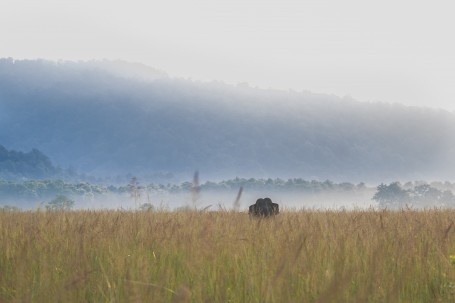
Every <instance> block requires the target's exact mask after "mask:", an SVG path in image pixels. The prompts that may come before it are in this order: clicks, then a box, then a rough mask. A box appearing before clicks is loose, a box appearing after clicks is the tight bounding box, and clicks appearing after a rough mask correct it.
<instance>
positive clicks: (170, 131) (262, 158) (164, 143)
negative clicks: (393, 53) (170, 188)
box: [0, 59, 455, 182]
mask: <svg viewBox="0 0 455 303" xmlns="http://www.w3.org/2000/svg"><path fill="white" fill-rule="evenodd" d="M113 66H114V67H113ZM122 70H125V73H124V74H123V73H122ZM454 131H455V116H454V114H452V113H450V112H447V111H443V110H434V109H427V108H417V107H405V106H401V105H393V104H387V103H367V102H358V101H355V100H352V99H350V98H339V97H336V96H333V95H322V94H312V93H309V92H284V91H275V90H261V89H256V88H251V87H249V86H248V85H238V86H229V85H226V84H223V83H218V82H213V83H202V82H195V81H190V80H185V79H175V78H171V77H168V76H167V75H166V74H165V73H163V72H159V71H156V70H154V69H151V68H147V67H144V66H139V67H138V66H134V65H129V64H126V63H117V64H113V63H112V62H104V61H102V62H81V63H75V62H59V63H54V62H47V61H39V60H38V61H14V60H12V59H1V60H0V144H2V145H4V146H5V147H8V148H11V149H16V150H31V149H34V148H36V149H39V150H40V151H42V152H43V153H45V154H46V155H48V156H49V157H50V159H52V161H53V162H54V163H56V165H58V166H60V167H69V166H71V167H74V168H75V169H76V170H77V171H78V172H79V173H86V174H91V175H96V176H112V175H118V174H127V173H131V174H135V175H138V176H141V175H144V176H145V175H152V174H156V173H162V174H165V173H173V174H175V176H185V177H187V176H191V175H192V174H193V172H194V171H195V170H197V169H198V170H199V171H200V172H201V175H202V176H204V178H207V179H208V178H214V179H219V178H230V177H235V176H241V177H284V178H288V177H294V176H297V177H303V178H308V179H322V180H325V179H331V180H335V181H338V180H342V181H343V180H346V181H354V182H356V181H371V182H382V181H384V182H385V181H391V180H397V179H439V180H441V179H453V178H454V177H455V169H454V168H455V162H454V160H453V157H451V155H453V152H454V151H455V149H454V146H455V144H454V142H455V140H454V139H455V136H454V134H455V132H454Z"/></svg>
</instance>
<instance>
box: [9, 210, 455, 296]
mask: <svg viewBox="0 0 455 303" xmlns="http://www.w3.org/2000/svg"><path fill="white" fill-rule="evenodd" d="M454 220H455V212H454V211H449V210H427V211H412V210H407V211H399V212H391V211H297V212H283V213H282V214H280V215H279V216H278V217H277V218H274V219H269V220H250V219H249V218H248V215H247V214H245V213H238V212H196V211H195V212H120V211H97V212H94V211H74V212H0V245H1V249H0V302H454V300H455V289H454V287H455V286H454V285H455V265H452V264H451V262H450V258H449V256H450V255H452V254H455V231H454V229H455V227H454V226H453V225H454Z"/></svg>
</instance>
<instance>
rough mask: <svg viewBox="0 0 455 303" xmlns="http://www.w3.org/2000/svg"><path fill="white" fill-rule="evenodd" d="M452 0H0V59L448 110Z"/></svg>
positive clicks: (453, 56)
mask: <svg viewBox="0 0 455 303" xmlns="http://www.w3.org/2000/svg"><path fill="white" fill-rule="evenodd" d="M454 31H455V1H440V0H433V1H420V0H403V1H401V0H393V1H392V0H381V1H368V0H362V1H361V0H310V1H305V0H300V1H292V0H279V1H278V0H276V1H275V0H273V1H271V0H269V1H267V0H241V1H238V0H228V1H224V0H223V1H218V0H197V1H191V0H164V1H153V0H148V1H139V0H128V1H117V0H109V1H107V0H90V1H89V0H77V1H73V0H67V1H65V0H60V1H57V0H39V1H38V0H0V57H13V58H15V59H36V58H42V59H50V60H90V59H122V60H126V61H131V62H140V63H144V64H146V65H149V66H151V67H154V68H158V69H161V70H163V71H165V72H167V73H168V74H169V75H171V76H176V77H185V78H191V79H194V80H204V81H205V80H218V81H224V82H226V83H229V84H237V83H243V82H247V83H249V84H250V85H251V86H258V87H261V88H276V89H284V90H288V89H292V90H295V91H303V90H305V91H311V92H315V93H328V94H335V95H338V96H340V97H343V96H346V95H349V96H351V97H353V98H354V99H357V100H360V101H383V102H391V103H403V104H408V105H417V106H431V107H441V108H446V109H449V110H455V89H454V88H455V87H454V86H455V38H454V37H455V34H454Z"/></svg>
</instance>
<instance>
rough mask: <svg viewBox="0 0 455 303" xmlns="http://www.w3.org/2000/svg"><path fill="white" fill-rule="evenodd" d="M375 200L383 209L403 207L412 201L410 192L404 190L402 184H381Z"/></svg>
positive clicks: (374, 197)
mask: <svg viewBox="0 0 455 303" xmlns="http://www.w3.org/2000/svg"><path fill="white" fill-rule="evenodd" d="M373 200H375V201H377V202H378V203H379V206H381V207H392V208H396V207H403V206H404V205H406V204H407V203H409V201H410V197H409V192H408V191H406V190H404V189H402V188H401V186H400V183H398V182H393V183H390V184H389V185H385V184H383V183H381V185H379V186H378V187H377V192H376V193H375V194H374V196H373Z"/></svg>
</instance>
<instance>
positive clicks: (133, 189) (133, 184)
mask: <svg viewBox="0 0 455 303" xmlns="http://www.w3.org/2000/svg"><path fill="white" fill-rule="evenodd" d="M128 190H129V192H130V197H131V198H132V199H134V204H135V205H136V206H137V203H138V200H139V199H140V198H141V191H142V187H141V186H140V185H139V181H138V180H137V178H136V177H132V178H131V181H130V183H129V184H128Z"/></svg>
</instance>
